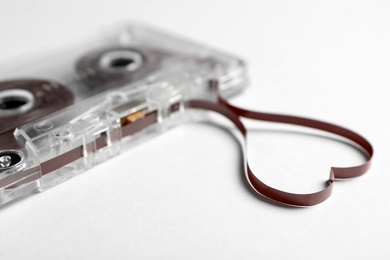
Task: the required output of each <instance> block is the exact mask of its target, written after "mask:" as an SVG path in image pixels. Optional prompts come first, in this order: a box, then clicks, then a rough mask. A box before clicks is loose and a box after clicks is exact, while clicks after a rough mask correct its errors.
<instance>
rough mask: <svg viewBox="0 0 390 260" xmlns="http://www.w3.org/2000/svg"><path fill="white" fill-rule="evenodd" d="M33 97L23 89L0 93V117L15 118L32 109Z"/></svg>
mask: <svg viewBox="0 0 390 260" xmlns="http://www.w3.org/2000/svg"><path fill="white" fill-rule="evenodd" d="M33 104H34V96H33V94H32V93H31V92H29V91H27V90H24V89H9V90H4V91H0V116H15V115H19V114H22V113H25V112H27V111H28V110H30V109H31V108H32V107H33Z"/></svg>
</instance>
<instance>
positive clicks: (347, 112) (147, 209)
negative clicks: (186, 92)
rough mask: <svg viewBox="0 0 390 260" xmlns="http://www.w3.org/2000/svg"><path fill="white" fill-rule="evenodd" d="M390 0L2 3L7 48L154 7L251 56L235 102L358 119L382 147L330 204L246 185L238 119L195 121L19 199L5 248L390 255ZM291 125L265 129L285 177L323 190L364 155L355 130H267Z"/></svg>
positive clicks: (266, 147)
mask: <svg viewBox="0 0 390 260" xmlns="http://www.w3.org/2000/svg"><path fill="white" fill-rule="evenodd" d="M389 3H390V2H389V1H322V3H319V1H256V2H255V1H212V2H211V1H199V0H197V1H157V0H155V1H76V0H74V1H71V0H68V1H63V2H55V1H24V2H22V1H8V2H2V3H1V4H0V35H1V38H0V39H1V40H0V57H5V56H7V57H12V56H15V55H18V54H19V53H20V52H21V50H22V52H26V51H28V50H30V49H35V48H37V47H39V46H42V45H44V44H46V42H53V41H54V42H55V40H56V39H61V38H65V39H66V37H67V35H73V34H74V33H75V32H81V31H85V30H88V29H93V28H96V27H98V26H99V25H101V24H106V23H109V22H112V21H115V20H117V19H122V18H130V19H135V20H141V21H144V22H148V23H150V24H152V25H155V26H159V27H161V28H163V29H165V30H169V31H172V32H175V33H176V34H180V35H184V36H187V37H190V38H192V39H195V40H197V41H199V42H204V43H207V44H209V45H212V46H215V47H217V48H220V49H223V50H227V51H230V52H232V53H235V54H237V55H238V56H241V57H243V58H245V59H246V60H247V61H248V62H249V65H250V78H251V81H252V82H251V86H250V87H249V88H248V89H247V91H246V92H245V93H243V94H242V95H241V96H239V97H237V98H235V99H234V103H235V104H238V105H242V106H245V107H250V108H257V109H260V110H266V111H274V112H283V113H292V114H298V115H305V116H309V117H314V118H319V119H323V120H326V121H331V122H334V123H339V124H342V125H345V126H347V127H349V128H352V129H355V130H358V131H359V132H360V133H362V134H363V135H364V136H366V137H367V138H368V139H369V140H370V141H371V142H372V143H373V145H374V147H375V152H376V154H375V161H374V166H373V168H372V169H371V170H370V171H369V172H368V174H367V175H365V176H364V177H361V178H358V179H355V180H352V181H345V182H337V183H336V185H335V189H334V193H333V195H332V197H331V198H330V199H329V200H328V201H326V202H325V203H323V204H321V205H319V206H316V207H312V208H305V209H294V208H286V207H279V206H275V205H271V204H268V203H266V202H264V201H262V200H260V199H259V198H258V197H256V196H254V195H253V193H252V192H250V190H249V189H248V188H247V186H246V185H244V183H243V182H242V177H241V175H240V174H241V168H240V167H241V164H240V161H239V157H238V154H239V146H238V144H237V142H236V141H234V139H233V138H232V137H231V135H230V134H228V133H227V132H226V131H225V130H224V129H223V128H217V127H214V126H212V125H207V124H203V125H196V124H192V125H187V126H183V127H180V128H176V129H174V130H172V131H170V132H168V133H166V134H164V135H162V136H159V137H158V138H155V139H153V140H151V141H150V142H148V143H145V144H144V145H141V146H138V147H137V148H135V149H133V150H131V151H129V152H127V153H124V154H122V155H121V156H119V157H117V158H115V159H113V160H111V161H109V162H107V163H104V164H102V165H100V166H99V167H97V168H95V169H92V170H90V171H88V172H86V173H84V174H82V175H80V176H78V177H77V178H74V179H72V180H70V181H67V182H65V183H63V184H61V185H59V186H56V187H54V188H53V189H51V190H49V191H47V192H44V193H41V194H38V195H34V196H31V197H28V198H25V199H23V200H21V201H18V202H17V203H12V204H10V205H7V206H5V207H3V208H2V209H1V210H0V258H1V259H238V258H241V259H368V258H375V259H384V258H386V257H388V255H389V254H390V249H389V246H388V241H389V239H390V224H389V223H390V219H389V213H390V203H389V196H390V189H389V181H390V177H389V156H390V138H389V133H390V123H389V112H388V111H389V108H390V105H389V103H388V99H389V92H388V87H389V83H390V76H389V75H390V73H389V72H390V62H389V60H390V51H389V50H390V48H389V46H390V33H389V32H390V19H389V16H388V14H389V12H390V4H389ZM279 128H280V129H286V128H281V126H278V125H272V126H271V127H268V126H266V125H263V124H261V125H260V124H259V125H256V126H251V129H252V131H251V135H250V142H251V146H250V157H251V160H252V161H255V162H254V168H255V170H256V172H258V175H259V176H260V177H262V178H264V179H265V180H266V181H267V182H269V183H271V184H273V185H275V186H277V187H280V188H285V189H287V190H291V191H298V192H305V191H314V190H316V189H318V186H319V184H320V183H322V182H323V181H324V180H326V178H327V176H328V172H329V166H330V165H337V164H338V162H346V163H345V166H348V165H349V164H355V163H358V162H361V161H362V158H361V156H360V155H359V154H358V153H357V152H356V151H355V150H353V149H352V148H350V147H348V146H346V145H343V144H342V143H339V142H335V141H329V140H325V139H323V138H318V137H312V136H305V135H301V134H297V133H291V132H286V131H282V132H280V131H269V130H267V129H273V130H275V129H279ZM298 130H300V129H298ZM294 145H297V146H298V148H299V150H298V151H296V150H292V147H293V146H294ZM204 147H206V149H203V148H204ZM294 160H297V161H298V163H295V161H294Z"/></svg>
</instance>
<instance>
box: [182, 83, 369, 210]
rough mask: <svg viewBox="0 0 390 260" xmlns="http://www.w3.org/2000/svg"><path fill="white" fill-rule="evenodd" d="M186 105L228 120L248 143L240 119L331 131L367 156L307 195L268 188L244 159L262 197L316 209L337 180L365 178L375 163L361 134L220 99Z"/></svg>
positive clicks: (337, 170)
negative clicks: (247, 108)
mask: <svg viewBox="0 0 390 260" xmlns="http://www.w3.org/2000/svg"><path fill="white" fill-rule="evenodd" d="M215 84H218V82H211V85H215ZM186 106H187V107H188V108H195V109H205V110H210V111H214V112H216V113H219V114H221V115H223V116H225V117H227V118H228V119H229V120H230V121H232V122H233V123H234V124H235V126H236V127H237V128H238V129H239V130H240V132H241V134H242V135H243V137H244V139H245V142H246V140H247V139H246V137H247V129H246V128H245V126H244V124H243V123H242V121H241V119H240V118H248V119H253V120H259V121H267V122H277V123H285V124H292V125H298V126H304V127H309V128H314V129H318V130H322V131H326V132H330V133H333V134H336V135H339V136H342V137H345V138H347V139H349V140H351V141H353V142H355V143H356V144H358V145H359V146H360V147H361V148H362V149H364V150H365V152H366V153H367V161H366V162H365V163H363V164H361V165H358V166H353V167H345V168H341V167H331V170H330V177H329V180H328V181H327V183H326V187H325V188H324V189H323V190H321V191H318V192H315V193H307V194H297V193H289V192H285V191H282V190H278V189H275V188H273V187H270V186H268V185H267V184H265V183H264V182H262V181H261V180H260V179H258V178H257V177H256V176H255V174H254V173H253V172H252V170H251V168H250V166H249V162H248V160H247V158H244V163H245V167H246V170H247V172H246V174H247V179H248V181H249V183H250V185H251V186H252V187H253V189H255V190H256V191H257V192H258V193H259V194H261V195H263V196H265V197H267V198H269V199H271V200H274V201H276V202H279V203H282V204H287V205H290V206H297V207H306V206H314V205H316V204H319V203H321V202H323V201H325V200H326V199H328V198H329V196H330V195H331V194H332V189H333V183H334V181H335V180H336V179H347V178H352V177H357V176H360V175H363V174H364V173H365V172H367V171H368V169H369V168H370V165H371V162H372V157H373V154H374V149H373V147H372V146H371V144H370V143H369V142H368V141H367V140H366V139H365V138H364V137H362V136H361V135H359V134H357V133H355V132H353V131H351V130H348V129H346V128H343V127H340V126H337V125H334V124H330V123H326V122H321V121H318V120H314V119H308V118H303V117H296V116H289V115H278V114H269V113H262V112H256V111H251V110H246V109H242V108H239V107H236V106H233V105H231V104H229V103H228V102H227V101H226V100H225V99H223V98H222V97H219V98H218V103H212V102H208V101H204V100H190V101H188V102H187V103H186ZM244 148H245V147H244Z"/></svg>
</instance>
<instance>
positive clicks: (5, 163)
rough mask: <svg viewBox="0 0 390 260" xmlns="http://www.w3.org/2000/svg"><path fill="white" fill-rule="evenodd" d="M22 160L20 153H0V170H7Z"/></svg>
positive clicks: (9, 151) (7, 151) (6, 151)
mask: <svg viewBox="0 0 390 260" xmlns="http://www.w3.org/2000/svg"><path fill="white" fill-rule="evenodd" d="M22 159H23V156H22V154H21V153H19V152H17V151H14V150H5V151H0V169H2V168H3V169H5V168H9V167H12V166H15V165H17V164H19V163H20V162H21V161H22Z"/></svg>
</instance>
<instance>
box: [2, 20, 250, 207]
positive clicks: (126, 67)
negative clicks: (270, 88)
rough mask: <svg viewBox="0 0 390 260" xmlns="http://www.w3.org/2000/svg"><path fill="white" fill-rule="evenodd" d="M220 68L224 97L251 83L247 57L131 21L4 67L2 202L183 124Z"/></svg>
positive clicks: (210, 97) (213, 97)
mask: <svg viewBox="0 0 390 260" xmlns="http://www.w3.org/2000/svg"><path fill="white" fill-rule="evenodd" d="M53 57H55V58H53ZM23 60H26V58H25V57H24V59H23ZM216 67H218V72H219V75H220V80H221V82H222V85H221V89H222V94H223V95H224V96H227V97H228V96H231V95H233V94H235V93H237V92H239V91H240V90H241V89H242V88H243V87H244V86H245V84H246V70H245V65H244V63H243V62H242V61H241V60H240V59H237V58H235V57H233V56H231V55H227V54H224V53H220V52H218V51H215V50H211V49H209V48H206V47H203V46H200V45H196V44H193V43H191V42H189V41H186V40H182V39H177V38H175V37H172V36H170V35H167V34H164V33H161V32H158V31H155V30H153V29H150V28H148V27H145V26H142V25H141V26H140V25H136V24H129V23H124V24H116V25H113V26H109V27H107V28H106V29H105V30H104V29H103V30H99V32H98V33H95V34H93V33H91V35H89V36H87V37H81V38H79V39H76V40H74V41H73V42H71V43H68V44H67V45H66V46H64V47H60V48H58V47H57V48H54V49H50V50H48V51H46V54H45V55H41V56H38V57H35V56H34V55H31V60H30V61H28V62H22V61H21V62H20V63H18V64H16V65H15V66H14V67H8V66H7V67H5V68H4V69H1V70H2V71H1V73H0V75H1V77H0V205H1V204H4V203H7V202H9V201H11V200H13V199H15V198H18V197H20V196H23V195H27V194H30V193H32V192H35V191H43V190H45V189H47V188H49V187H52V186H54V185H56V184H58V183H61V182H63V181H65V180H67V179H69V178H71V177H73V176H75V175H77V174H79V173H81V172H84V171H85V170H87V169H89V168H91V167H93V166H95V165H97V164H98V163H101V162H103V161H105V160H108V159H109V158H111V157H113V156H115V155H117V154H119V153H120V152H121V151H122V150H123V149H124V148H128V147H131V146H132V145H133V144H135V143H137V142H140V141H143V140H146V139H147V138H148V136H151V135H154V134H156V133H160V132H162V131H164V130H166V129H168V128H170V127H171V126H174V125H177V124H179V123H180V122H181V121H182V120H183V117H186V115H185V114H186V113H184V112H185V105H184V104H185V102H186V101H187V100H189V99H203V100H210V101H215V100H216V98H217V97H216V95H215V93H214V92H213V91H212V89H210V87H209V84H208V82H209V79H210V77H211V76H212V75H214V72H215V68H216Z"/></svg>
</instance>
